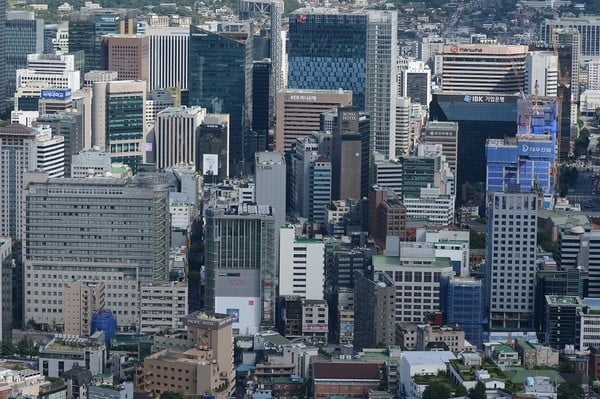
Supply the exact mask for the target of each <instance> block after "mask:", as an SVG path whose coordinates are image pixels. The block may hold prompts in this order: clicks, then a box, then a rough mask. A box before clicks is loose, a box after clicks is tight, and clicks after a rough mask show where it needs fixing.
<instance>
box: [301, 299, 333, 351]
mask: <svg viewBox="0 0 600 399" xmlns="http://www.w3.org/2000/svg"><path fill="white" fill-rule="evenodd" d="M328 333H329V309H328V307H327V302H325V301H324V300H322V299H321V300H313V299H305V300H303V301H302V336H303V337H307V338H311V339H313V340H317V341H321V342H327V334H328Z"/></svg>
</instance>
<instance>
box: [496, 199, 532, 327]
mask: <svg viewBox="0 0 600 399" xmlns="http://www.w3.org/2000/svg"><path fill="white" fill-rule="evenodd" d="M487 212H488V217H487V220H488V223H487V256H486V272H485V275H486V280H485V286H486V287H485V288H486V305H487V314H488V319H489V328H490V330H492V331H499V330H500V331H503V330H504V331H530V330H531V329H533V326H534V293H535V287H534V285H535V278H534V277H535V271H536V268H537V267H536V264H535V256H536V248H537V196H536V195H535V194H532V193H518V192H495V193H490V194H489V197H488V201H487Z"/></svg>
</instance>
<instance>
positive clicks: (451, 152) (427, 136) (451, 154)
mask: <svg viewBox="0 0 600 399" xmlns="http://www.w3.org/2000/svg"><path fill="white" fill-rule="evenodd" d="M421 140H422V141H423V142H424V143H426V144H441V145H442V154H443V155H444V156H445V157H446V161H447V162H448V166H450V167H451V168H452V171H453V172H454V173H455V174H456V165H457V163H458V123H457V122H445V121H444V122H439V121H431V122H427V124H426V125H425V131H424V132H423V134H422V135H421Z"/></svg>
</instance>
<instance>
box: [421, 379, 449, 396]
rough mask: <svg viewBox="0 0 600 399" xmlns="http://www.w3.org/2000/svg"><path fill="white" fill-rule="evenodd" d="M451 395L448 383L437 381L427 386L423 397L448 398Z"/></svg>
mask: <svg viewBox="0 0 600 399" xmlns="http://www.w3.org/2000/svg"><path fill="white" fill-rule="evenodd" d="M450 395H451V392H450V389H448V387H447V386H446V385H444V384H440V383H438V382H435V383H433V384H431V385H429V386H428V387H427V388H425V391H424V392H423V399H448V398H449V397H450Z"/></svg>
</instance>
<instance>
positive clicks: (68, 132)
mask: <svg viewBox="0 0 600 399" xmlns="http://www.w3.org/2000/svg"><path fill="white" fill-rule="evenodd" d="M37 122H38V123H39V124H41V125H46V126H49V127H50V129H52V133H53V134H54V135H57V136H62V137H64V147H65V177H70V176H71V160H72V158H73V156H74V155H75V154H78V153H79V151H81V150H83V148H84V146H85V145H86V144H85V143H86V141H89V140H86V138H85V132H84V130H83V112H80V111H75V110H70V111H68V112H59V113H56V114H51V115H41V116H40V117H39V118H37Z"/></svg>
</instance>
